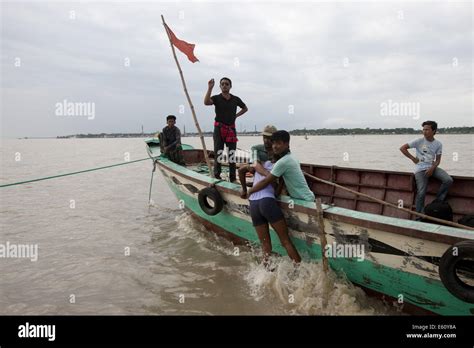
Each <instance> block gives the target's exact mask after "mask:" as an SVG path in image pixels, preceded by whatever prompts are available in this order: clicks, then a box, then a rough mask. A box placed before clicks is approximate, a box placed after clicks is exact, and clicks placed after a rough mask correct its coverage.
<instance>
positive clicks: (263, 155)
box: [250, 125, 277, 162]
mask: <svg viewBox="0 0 474 348" xmlns="http://www.w3.org/2000/svg"><path fill="white" fill-rule="evenodd" d="M276 131H277V129H276V127H275V126H272V125H267V126H265V128H263V132H262V136H263V144H258V145H254V146H252V147H251V149H250V151H251V153H252V157H251V158H252V159H253V160H254V161H255V160H257V161H259V162H265V161H268V160H270V159H271V158H270V156H269V155H268V154H269V153H270V154H273V150H272V134H273V133H275V132H276Z"/></svg>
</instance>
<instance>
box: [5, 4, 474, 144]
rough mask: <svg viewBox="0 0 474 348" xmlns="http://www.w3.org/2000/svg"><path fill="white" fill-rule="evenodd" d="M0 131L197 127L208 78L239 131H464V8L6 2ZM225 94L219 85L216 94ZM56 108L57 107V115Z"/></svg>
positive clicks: (467, 117) (467, 47) (467, 13)
mask: <svg viewBox="0 0 474 348" xmlns="http://www.w3.org/2000/svg"><path fill="white" fill-rule="evenodd" d="M0 6H1V22H2V23H1V59H2V61H1V123H0V127H1V135H2V137H6V138H10V137H50V136H53V137H55V136H58V135H70V134H79V133H102V132H104V133H118V132H137V133H138V132H141V127H142V125H143V127H144V131H145V132H155V131H157V130H158V129H161V128H162V127H164V126H165V118H166V115H168V114H175V115H176V116H177V118H178V119H177V125H178V126H179V127H180V128H181V129H182V130H183V126H185V127H186V131H187V132H190V131H196V128H195V125H194V121H193V119H192V114H191V112H190V107H189V105H188V102H187V100H186V97H185V94H184V92H183V87H182V84H181V80H180V77H179V73H178V70H177V67H176V64H175V62H174V59H173V56H172V53H171V48H170V44H169V41H168V38H167V35H166V33H165V31H164V28H163V25H162V23H161V17H160V15H163V16H164V17H165V20H166V22H167V24H168V25H169V26H170V28H171V29H172V30H173V31H174V33H175V34H176V36H177V37H178V38H180V39H182V40H185V41H187V42H190V43H194V44H196V47H195V51H194V53H195V55H196V56H197V58H198V59H199V62H196V63H194V64H193V63H191V62H190V61H189V60H188V59H187V58H186V56H185V55H183V54H182V53H180V52H177V55H178V59H179V61H180V64H181V68H182V70H183V74H184V77H185V79H186V83H187V88H188V91H189V93H190V97H191V100H192V102H193V104H194V108H195V111H196V114H197V118H198V121H199V123H200V125H201V128H202V129H203V130H211V129H212V124H213V118H214V115H215V113H214V108H213V107H212V106H205V105H204V104H203V98H204V94H205V92H206V90H207V82H208V80H209V79H211V78H214V79H216V80H217V81H218V80H219V79H220V78H221V77H223V76H227V77H230V78H231V79H232V82H233V88H232V90H231V93H232V94H235V95H237V96H239V97H240V98H241V99H242V100H243V101H244V103H245V104H246V105H247V106H248V108H249V111H248V112H247V113H246V114H245V115H243V116H242V117H241V118H239V119H238V120H237V130H238V131H243V130H248V131H252V130H254V128H255V127H256V128H257V129H258V130H260V129H262V128H263V127H264V126H265V125H266V124H274V125H275V126H276V127H277V128H278V129H288V130H291V129H302V128H308V129H316V128H340V127H345V128H355V127H361V128H366V127H369V128H396V127H410V128H421V127H420V126H421V123H422V122H423V121H424V120H428V119H431V120H436V121H437V122H438V124H439V127H456V126H473V125H474V120H473V117H474V116H473V115H474V113H473V108H472V107H473V87H472V86H473V84H472V82H473V12H472V10H473V9H472V2H471V1H466V2H435V1H432V2H427V1H423V2H421V1H414V2H401V1H399V2H397V1H390V2H366V1H359V2H349V1H338V2H329V1H323V2H317V1H313V2H309V1H302V2H290V1H253V2H249V1H244V2H242V1H240V2H230V1H221V2H216V1H179V2H177V1H167V2H163V1H157V2H125V1H120V2H112V1H87V2H66V1H55V2H45V1H36V2H13V1H7V2H2V3H1V5H0ZM218 93H220V90H219V87H218V84H216V87H214V90H213V94H218ZM63 106H65V108H63Z"/></svg>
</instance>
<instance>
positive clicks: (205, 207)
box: [198, 186, 224, 216]
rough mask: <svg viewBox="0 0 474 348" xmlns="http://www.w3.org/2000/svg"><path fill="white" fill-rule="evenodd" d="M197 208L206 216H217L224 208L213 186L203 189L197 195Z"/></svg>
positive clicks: (222, 201) (219, 195)
mask: <svg viewBox="0 0 474 348" xmlns="http://www.w3.org/2000/svg"><path fill="white" fill-rule="evenodd" d="M209 200H210V201H212V202H213V206H211V205H210V204H209ZM198 201H199V206H200V207H201V209H202V211H203V212H205V213H206V214H207V215H211V216H212V215H217V214H219V213H220V212H221V210H222V208H223V207H224V200H223V199H222V196H221V194H220V193H219V191H217V189H216V188H215V187H213V186H211V187H205V188H203V189H202V190H201V191H199V194H198Z"/></svg>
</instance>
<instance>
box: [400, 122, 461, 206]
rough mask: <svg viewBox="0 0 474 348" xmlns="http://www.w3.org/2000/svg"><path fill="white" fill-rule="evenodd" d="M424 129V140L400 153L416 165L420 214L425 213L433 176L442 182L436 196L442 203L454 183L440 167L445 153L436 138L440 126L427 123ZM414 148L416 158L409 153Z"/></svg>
mask: <svg viewBox="0 0 474 348" xmlns="http://www.w3.org/2000/svg"><path fill="white" fill-rule="evenodd" d="M422 127H423V136H424V137H423V138H419V139H415V140H413V141H411V142H409V143H407V144H404V145H402V146H401V147H400V151H401V152H402V153H403V154H404V155H405V156H406V157H408V158H409V159H411V160H412V162H413V163H415V180H416V188H417V192H416V211H417V212H419V213H422V212H423V211H424V206H425V195H426V189H427V187H428V180H429V178H430V177H431V176H433V177H435V178H436V179H438V180H440V181H441V186H440V188H439V190H438V193H437V195H436V199H437V200H440V201H444V200H445V199H446V196H447V194H448V190H449V187H450V186H451V185H452V183H453V179H452V178H451V177H450V176H449V174H448V173H446V172H445V171H444V170H443V169H441V168H439V167H438V166H439V163H440V162H441V154H442V151H443V144H441V142H440V141H439V140H436V139H435V138H434V135H435V134H436V130H437V129H438V124H437V123H436V122H435V121H425V122H423V124H422ZM412 148H414V149H416V157H414V156H413V155H412V154H410V152H408V149H412Z"/></svg>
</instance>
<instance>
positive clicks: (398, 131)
mask: <svg viewBox="0 0 474 348" xmlns="http://www.w3.org/2000/svg"><path fill="white" fill-rule="evenodd" d="M289 132H290V134H291V135H300V136H304V135H307V136H319V135H403V134H406V135H420V134H421V130H419V129H412V128H384V129H382V128H337V129H327V128H322V129H294V130H291V131H289ZM155 134H156V132H154V133H100V134H74V135H64V136H57V137H56V138H57V139H68V138H152V137H153V136H154V135H155ZM237 134H238V135H240V136H260V132H237ZM437 134H474V127H447V128H438V133H437ZM203 135H204V136H206V137H212V136H213V133H212V132H204V133H203ZM182 136H183V137H193V136H199V134H198V133H195V132H193V133H189V132H188V133H186V134H183V135H182Z"/></svg>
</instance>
